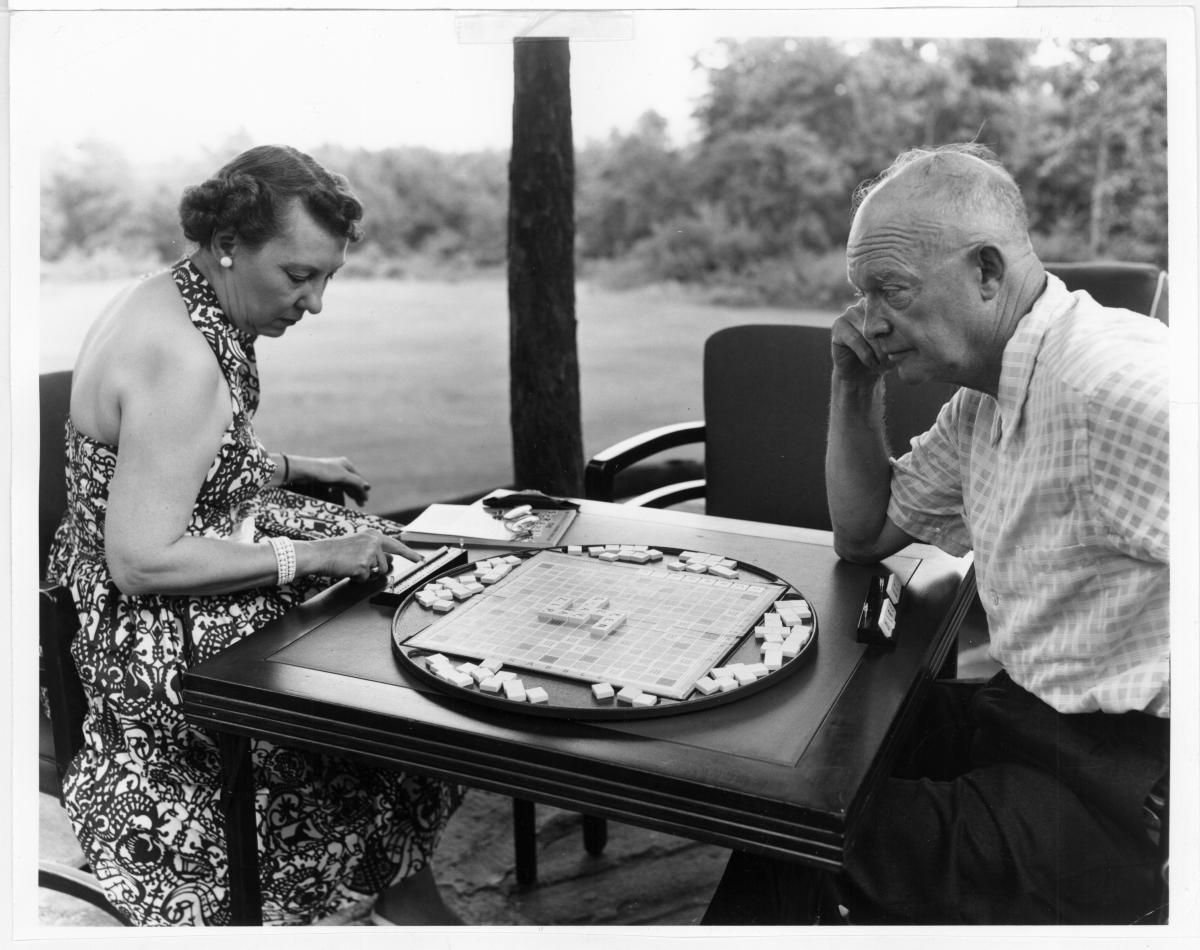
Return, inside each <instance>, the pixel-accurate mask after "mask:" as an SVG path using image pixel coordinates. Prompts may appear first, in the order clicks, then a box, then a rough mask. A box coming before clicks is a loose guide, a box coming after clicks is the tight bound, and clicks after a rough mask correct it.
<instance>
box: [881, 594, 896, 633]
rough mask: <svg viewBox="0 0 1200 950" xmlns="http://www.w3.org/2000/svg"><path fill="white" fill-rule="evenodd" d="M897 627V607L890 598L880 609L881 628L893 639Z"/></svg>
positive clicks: (882, 631)
mask: <svg viewBox="0 0 1200 950" xmlns="http://www.w3.org/2000/svg"><path fill="white" fill-rule="evenodd" d="M895 629H896V607H895V605H894V604H893V603H892V602H891V601H890V600H885V601H884V602H883V604H882V605H881V606H880V610H879V630H880V632H881V633H882V634H883V635H884V636H885V637H887V638H889V639H891V636H892V633H893V632H894V631H895Z"/></svg>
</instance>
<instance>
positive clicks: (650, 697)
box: [633, 693, 658, 707]
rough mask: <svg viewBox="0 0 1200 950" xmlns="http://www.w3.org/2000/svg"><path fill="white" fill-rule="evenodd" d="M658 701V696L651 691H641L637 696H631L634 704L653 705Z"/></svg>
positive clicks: (641, 705) (640, 705)
mask: <svg viewBox="0 0 1200 950" xmlns="http://www.w3.org/2000/svg"><path fill="white" fill-rule="evenodd" d="M657 702H658V697H657V696H655V695H654V694H653V693H642V694H641V695H639V696H635V697H633V705H634V706H639V707H643V706H653V705H655V704H656V703H657Z"/></svg>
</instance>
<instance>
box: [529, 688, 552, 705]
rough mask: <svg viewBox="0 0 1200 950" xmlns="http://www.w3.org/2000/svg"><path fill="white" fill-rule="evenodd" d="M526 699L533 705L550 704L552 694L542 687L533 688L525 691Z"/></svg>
mask: <svg viewBox="0 0 1200 950" xmlns="http://www.w3.org/2000/svg"><path fill="white" fill-rule="evenodd" d="M525 698H526V699H527V700H528V701H529V702H531V703H548V702H550V694H549V693H547V692H546V691H545V690H544V689H542V687H540V686H533V687H530V688H529V689H527V690H525Z"/></svg>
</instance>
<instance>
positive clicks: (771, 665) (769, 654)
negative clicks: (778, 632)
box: [763, 643, 783, 670]
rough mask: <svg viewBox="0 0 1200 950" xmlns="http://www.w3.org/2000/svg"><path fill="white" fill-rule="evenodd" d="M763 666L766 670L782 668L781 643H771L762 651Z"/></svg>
mask: <svg viewBox="0 0 1200 950" xmlns="http://www.w3.org/2000/svg"><path fill="white" fill-rule="evenodd" d="M763 666H765V667H766V668H767V669H768V670H778V669H780V668H781V667H782V666H783V644H782V643H771V644H768V645H767V646H766V647H765V648H764V649H763Z"/></svg>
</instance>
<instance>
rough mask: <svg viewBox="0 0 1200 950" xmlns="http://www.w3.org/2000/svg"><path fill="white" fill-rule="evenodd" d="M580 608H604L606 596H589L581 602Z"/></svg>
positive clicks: (606, 605)
mask: <svg viewBox="0 0 1200 950" xmlns="http://www.w3.org/2000/svg"><path fill="white" fill-rule="evenodd" d="M579 606H580V608H581V609H583V610H604V609H605V608H607V607H608V598H607V597H589V598H587V600H585V601H583V603H581V604H580V605H579Z"/></svg>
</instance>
